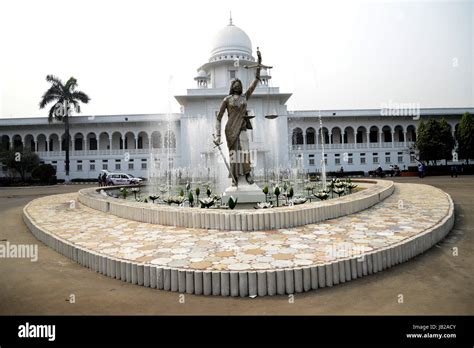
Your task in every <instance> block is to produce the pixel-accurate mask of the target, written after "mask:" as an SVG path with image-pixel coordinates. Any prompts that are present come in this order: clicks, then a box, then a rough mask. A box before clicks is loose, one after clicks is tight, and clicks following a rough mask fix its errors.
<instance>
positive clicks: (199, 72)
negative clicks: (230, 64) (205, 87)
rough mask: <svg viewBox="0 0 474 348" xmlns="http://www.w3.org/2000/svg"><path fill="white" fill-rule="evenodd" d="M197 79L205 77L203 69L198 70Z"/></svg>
mask: <svg viewBox="0 0 474 348" xmlns="http://www.w3.org/2000/svg"><path fill="white" fill-rule="evenodd" d="M197 77H204V78H206V77H207V73H206V72H205V71H204V70H203V69H199V71H198V76H197Z"/></svg>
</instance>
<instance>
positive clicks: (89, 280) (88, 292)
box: [0, 176, 474, 315]
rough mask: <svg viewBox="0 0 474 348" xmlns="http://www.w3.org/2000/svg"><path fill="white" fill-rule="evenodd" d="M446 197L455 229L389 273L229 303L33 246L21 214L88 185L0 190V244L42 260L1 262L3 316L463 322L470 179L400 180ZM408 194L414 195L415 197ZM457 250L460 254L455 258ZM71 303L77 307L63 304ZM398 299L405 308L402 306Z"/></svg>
mask: <svg viewBox="0 0 474 348" xmlns="http://www.w3.org/2000/svg"><path fill="white" fill-rule="evenodd" d="M395 181H397V182H415V183H417V182H420V183H424V184H430V185H433V186H436V187H439V188H441V189H443V190H445V191H446V192H448V193H449V194H450V195H451V196H452V198H453V200H454V203H455V213H456V222H455V226H454V229H453V230H452V231H451V233H450V234H449V235H448V237H447V238H446V239H445V240H443V241H442V242H441V243H440V244H439V245H436V246H435V247H433V248H432V249H430V250H429V251H427V252H426V253H424V254H423V255H420V256H418V257H416V258H415V259H413V260H410V261H409V262H406V263H404V264H402V265H398V266H395V267H394V268H391V269H388V270H385V271H383V272H380V273H377V274H375V275H371V276H367V277H364V278H361V279H357V280H355V281H351V282H348V283H345V284H342V285H337V286H334V287H332V288H323V289H319V290H315V291H312V292H308V293H304V294H296V295H295V296H294V301H290V299H289V298H288V297H286V296H273V297H263V298H255V299H250V298H230V297H213V296H209V297H206V296H195V295H185V297H184V303H182V302H183V298H182V297H180V294H178V293H173V292H167V291H160V290H156V289H150V288H144V287H140V286H137V285H132V284H128V283H124V282H121V281H119V280H114V279H110V278H107V277H105V276H102V275H100V274H98V273H95V272H93V271H91V270H89V269H86V268H84V267H82V266H80V265H78V264H76V263H74V262H72V261H70V260H69V259H67V258H65V257H63V256H61V255H59V254H57V253H56V252H55V251H53V250H52V249H49V248H48V247H46V246H44V245H43V244H42V243H40V242H38V241H37V240H36V238H35V237H34V236H33V235H32V234H31V233H30V232H29V230H28V229H27V227H26V226H25V224H24V223H23V220H22V216H21V214H22V209H23V207H24V206H25V205H26V204H27V203H28V202H29V201H30V200H32V199H35V198H37V197H41V196H44V195H51V194H57V193H66V192H73V191H77V190H79V189H81V188H84V187H88V186H86V185H67V186H65V185H61V186H52V187H33V188H30V187H28V188H0V222H1V226H0V242H1V243H5V242H6V241H9V242H10V243H12V244H13V243H14V244H36V243H38V244H39V246H38V253H39V259H38V261H37V262H31V261H30V260H29V259H0V314H13V315H17V314H18V315H28V314H32V315H42V314H45V315H52V314H104V315H116V314H145V315H146V314H150V315H187V314H189V315H219V314H220V315H226V314H230V315H253V314H258V315H261V314H272V315H278V314H287V315H293V314H294V315H319V314H324V315H410V314H418V315H428V314H430V315H438V314H439V315H440V314H443V315H463V314H464V315H465V314H469V315H472V314H474V296H473V295H474V238H473V226H474V199H473V198H472V196H473V194H474V177H473V176H465V177H459V178H456V179H451V178H450V177H427V178H425V179H418V178H397V179H395ZM413 194H416V192H414V193H413ZM453 248H457V250H458V255H457V256H455V255H453ZM72 294H73V295H74V296H75V303H70V302H69V301H68V299H69V297H70V295H72ZM399 295H403V303H399V299H400V298H401V297H400V296H399Z"/></svg>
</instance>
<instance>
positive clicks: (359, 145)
mask: <svg viewBox="0 0 474 348" xmlns="http://www.w3.org/2000/svg"><path fill="white" fill-rule="evenodd" d="M413 144H414V142H413V141H407V142H404V141H394V142H391V141H390V142H382V143H379V142H376V143H344V144H324V149H325V150H350V149H367V148H369V149H377V148H383V149H387V148H409V147H410V146H412V145H413ZM321 149H322V145H321V144H299V145H291V150H292V151H304V150H321Z"/></svg>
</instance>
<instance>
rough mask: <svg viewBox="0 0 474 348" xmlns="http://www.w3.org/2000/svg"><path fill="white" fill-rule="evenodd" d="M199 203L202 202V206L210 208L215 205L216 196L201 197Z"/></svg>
mask: <svg viewBox="0 0 474 348" xmlns="http://www.w3.org/2000/svg"><path fill="white" fill-rule="evenodd" d="M199 203H201V208H210V207H212V206H213V205H214V203H215V200H214V197H206V198H204V199H200V200H199Z"/></svg>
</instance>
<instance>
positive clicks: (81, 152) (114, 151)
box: [36, 148, 176, 158]
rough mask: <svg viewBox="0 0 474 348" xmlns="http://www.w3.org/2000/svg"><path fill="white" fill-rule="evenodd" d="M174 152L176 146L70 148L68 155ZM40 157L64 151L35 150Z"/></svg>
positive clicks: (57, 154)
mask: <svg viewBox="0 0 474 348" xmlns="http://www.w3.org/2000/svg"><path fill="white" fill-rule="evenodd" d="M168 151H169V152H170V153H172V154H175V153H176V148H170V149H167V148H157V149H155V148H151V149H148V148H147V149H108V150H70V151H69V155H70V156H71V157H72V156H77V157H81V156H106V155H123V154H125V153H129V154H130V155H140V154H149V153H153V154H155V155H160V154H163V155H164V154H168ZM36 153H37V154H38V156H40V157H41V158H45V157H64V155H65V151H63V150H62V151H38V152H36Z"/></svg>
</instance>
